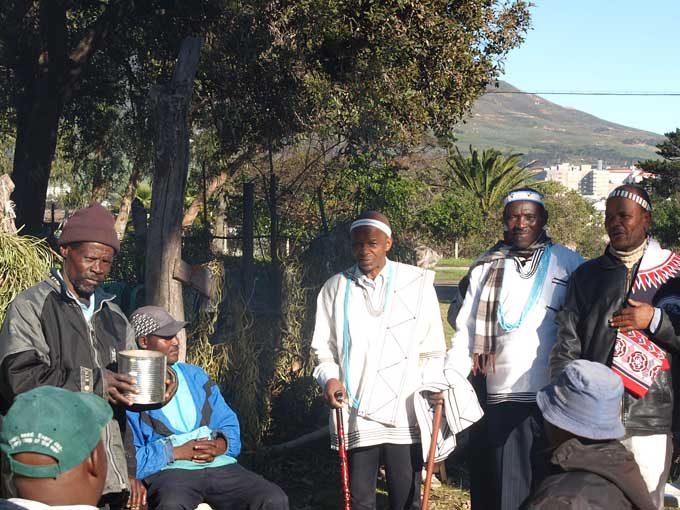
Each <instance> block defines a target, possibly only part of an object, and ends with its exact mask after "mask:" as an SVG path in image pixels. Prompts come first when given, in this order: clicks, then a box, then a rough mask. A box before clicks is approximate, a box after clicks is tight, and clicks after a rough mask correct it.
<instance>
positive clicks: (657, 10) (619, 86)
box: [502, 0, 680, 133]
mask: <svg viewBox="0 0 680 510" xmlns="http://www.w3.org/2000/svg"><path fill="white" fill-rule="evenodd" d="M533 4H534V6H533V7H532V8H531V14H532V29H531V30H530V31H529V32H528V33H527V35H526V39H525V41H524V43H523V44H522V46H520V47H519V48H516V49H514V50H512V51H511V52H510V54H509V55H508V58H507V60H506V62H505V75H504V76H503V77H502V79H504V80H506V81H508V82H509V83H511V84H512V85H514V86H515V87H518V88H520V89H522V90H526V91H530V92H533V91H645V92H680V61H679V59H678V57H679V56H680V35H679V34H680V27H679V24H680V0H647V1H644V0H533ZM544 97H545V99H548V100H549V101H553V102H555V103H558V104H561V105H563V106H570V107H573V108H577V109H579V110H583V111H585V112H588V113H591V114H593V115H596V116H598V117H600V118H603V119H606V120H609V121H612V122H616V123H619V124H623V125H626V126H631V127H635V128H639V129H646V130H648V131H654V132H656V133H666V132H668V131H673V130H675V129H676V128H680V96H670V97H655V96H653V97H630V96H624V97H616V96H613V97H612V96H604V97H603V96H552V95H551V96H544Z"/></svg>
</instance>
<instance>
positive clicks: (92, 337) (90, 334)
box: [81, 314, 125, 489]
mask: <svg viewBox="0 0 680 510" xmlns="http://www.w3.org/2000/svg"><path fill="white" fill-rule="evenodd" d="M81 315H82V314H81ZM83 320H85V323H86V324H87V333H88V335H87V336H88V338H89V340H90V348H91V349H92V354H93V356H94V362H95V365H97V368H99V372H100V373H101V377H102V379H104V378H105V375H104V370H105V368H104V367H103V365H102V363H101V360H100V359H99V353H98V352H97V347H96V345H95V342H96V340H95V332H94V327H93V326H92V323H91V322H90V321H88V320H86V319H85V317H84V316H83ZM92 321H94V315H92ZM102 388H103V389H104V391H106V384H105V381H104V380H102ZM104 398H106V395H104ZM116 426H118V423H116ZM104 430H105V432H104V444H105V446H106V452H107V454H108V455H107V457H108V460H109V465H110V467H111V469H112V470H113V472H114V474H115V475H116V478H117V479H118V483H119V484H120V485H121V489H123V488H124V487H125V479H124V478H123V473H121V472H120V471H119V470H118V467H117V466H116V462H115V459H114V454H113V447H112V440H111V434H109V430H108V427H104ZM120 436H121V442H122V441H123V432H122V431H121V434H120Z"/></svg>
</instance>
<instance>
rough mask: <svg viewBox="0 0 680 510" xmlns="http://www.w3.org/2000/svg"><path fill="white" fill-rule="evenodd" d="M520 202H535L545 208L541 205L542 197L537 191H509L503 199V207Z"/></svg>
mask: <svg viewBox="0 0 680 510" xmlns="http://www.w3.org/2000/svg"><path fill="white" fill-rule="evenodd" d="M520 200H529V201H530V202H536V203H537V204H541V205H543V206H545V204H544V203H543V195H541V194H540V193H539V192H538V191H533V190H529V189H519V190H515V191H511V192H510V193H508V196H506V197H505V204H504V205H508V204H509V203H511V202H518V201H520Z"/></svg>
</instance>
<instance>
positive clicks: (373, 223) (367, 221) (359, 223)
mask: <svg viewBox="0 0 680 510" xmlns="http://www.w3.org/2000/svg"><path fill="white" fill-rule="evenodd" d="M359 227H375V228H377V229H378V230H382V231H383V232H385V234H387V237H392V229H391V228H390V226H389V225H388V224H387V223H384V222H382V221H380V220H374V219H371V218H363V219H360V220H356V221H353V222H352V224H351V225H350V226H349V231H350V232H351V231H352V230H354V229H355V228H359Z"/></svg>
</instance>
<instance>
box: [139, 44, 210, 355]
mask: <svg viewBox="0 0 680 510" xmlns="http://www.w3.org/2000/svg"><path fill="white" fill-rule="evenodd" d="M200 48H201V40H200V39H198V38H195V37H187V38H186V39H184V41H183V42H182V47H181V49H180V54H179V58H178V59H177V65H176V67H175V73H174V76H173V78H172V81H171V82H170V83H169V84H168V85H164V86H157V87H155V88H154V89H153V90H152V97H151V99H152V101H153V105H154V115H155V119H154V120H155V122H154V124H155V126H156V143H155V154H154V160H155V161H154V176H153V187H152V194H151V218H150V222H149V230H148V234H147V236H148V237H147V245H146V274H145V287H146V299H147V302H148V303H149V304H154V305H158V306H162V307H164V308H165V309H166V310H168V312H170V314H171V315H172V316H173V317H174V318H175V319H176V320H180V321H181V320H184V303H183V299H182V284H181V283H180V282H179V281H177V280H175V279H174V278H173V272H174V268H175V267H176V266H177V265H179V262H180V261H181V258H182V216H183V210H184V207H183V200H184V193H185V188H186V180H187V173H188V169H189V105H190V103H191V91H192V86H193V81H194V76H195V75H196V68H197V66H198V58H199V54H200ZM178 337H179V340H180V360H181V361H184V359H185V357H186V336H185V334H184V332H183V331H182V332H181V333H180V335H178Z"/></svg>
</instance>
